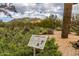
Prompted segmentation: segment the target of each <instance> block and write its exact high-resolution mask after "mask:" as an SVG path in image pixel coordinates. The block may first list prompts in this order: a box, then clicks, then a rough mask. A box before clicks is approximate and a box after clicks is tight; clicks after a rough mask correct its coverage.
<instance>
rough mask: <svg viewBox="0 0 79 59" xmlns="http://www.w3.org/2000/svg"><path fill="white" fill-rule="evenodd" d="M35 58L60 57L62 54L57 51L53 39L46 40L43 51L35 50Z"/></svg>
mask: <svg viewBox="0 0 79 59" xmlns="http://www.w3.org/2000/svg"><path fill="white" fill-rule="evenodd" d="M36 52H37V53H36V55H37V56H61V55H62V53H61V52H60V51H58V46H57V44H56V43H55V39H54V38H52V39H51V40H49V39H48V40H47V42H46V45H45V48H44V50H39V49H38V50H36Z"/></svg>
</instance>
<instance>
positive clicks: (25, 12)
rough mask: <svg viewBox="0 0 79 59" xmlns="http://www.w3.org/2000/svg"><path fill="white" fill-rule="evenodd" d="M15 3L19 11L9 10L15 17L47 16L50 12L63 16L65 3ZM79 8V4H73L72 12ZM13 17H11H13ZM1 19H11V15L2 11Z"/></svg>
mask: <svg viewBox="0 0 79 59" xmlns="http://www.w3.org/2000/svg"><path fill="white" fill-rule="evenodd" d="M13 5H15V8H16V10H17V11H18V13H15V12H11V11H9V10H7V11H8V12H9V13H10V14H11V15H12V17H13V18H22V17H26V16H27V17H31V18H34V17H38V18H45V17H47V16H49V15H50V14H54V15H57V16H58V17H59V18H62V17H63V12H64V11H63V9H64V4H63V3H13ZM78 10H79V4H76V5H73V9H72V14H77V13H79V12H78ZM13 18H11V19H13ZM0 19H3V21H10V20H11V19H10V17H8V16H7V15H5V14H4V13H2V12H1V13H0Z"/></svg>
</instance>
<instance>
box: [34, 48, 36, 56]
mask: <svg viewBox="0 0 79 59" xmlns="http://www.w3.org/2000/svg"><path fill="white" fill-rule="evenodd" d="M35 54H36V49H35V48H33V56H35Z"/></svg>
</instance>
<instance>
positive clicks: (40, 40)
mask: <svg viewBox="0 0 79 59" xmlns="http://www.w3.org/2000/svg"><path fill="white" fill-rule="evenodd" d="M47 38H48V36H47V35H32V37H31V39H30V41H29V43H28V46H30V47H34V48H38V49H44V46H45V43H46V40H47Z"/></svg>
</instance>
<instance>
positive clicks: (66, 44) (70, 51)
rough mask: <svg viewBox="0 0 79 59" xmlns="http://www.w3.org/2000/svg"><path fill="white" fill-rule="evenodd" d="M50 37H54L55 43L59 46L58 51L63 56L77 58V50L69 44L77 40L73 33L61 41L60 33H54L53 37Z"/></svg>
mask: <svg viewBox="0 0 79 59" xmlns="http://www.w3.org/2000/svg"><path fill="white" fill-rule="evenodd" d="M51 37H55V39H56V43H57V44H58V46H59V51H61V52H62V54H63V56H78V55H79V49H74V48H73V47H72V44H71V43H70V42H74V41H77V40H79V36H76V35H75V33H71V34H69V38H66V39H62V38H61V31H54V35H52V36H51Z"/></svg>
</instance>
